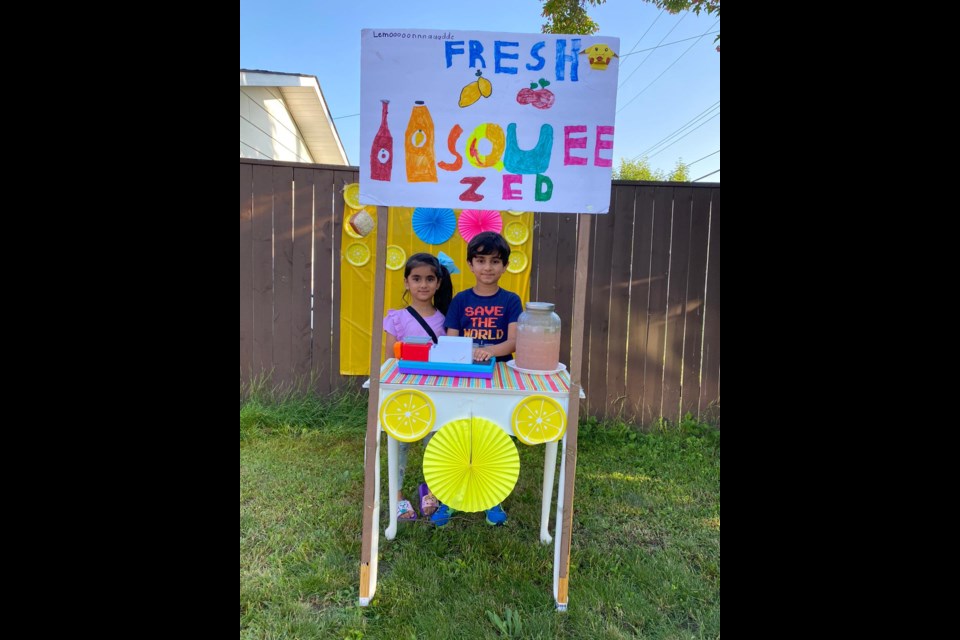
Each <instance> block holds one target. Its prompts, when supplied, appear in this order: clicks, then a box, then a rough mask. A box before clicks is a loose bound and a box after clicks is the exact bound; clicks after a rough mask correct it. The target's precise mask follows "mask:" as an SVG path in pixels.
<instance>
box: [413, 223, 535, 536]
mask: <svg viewBox="0 0 960 640" xmlns="http://www.w3.org/2000/svg"><path fill="white" fill-rule="evenodd" d="M509 261H510V245H509V244H507V241H506V240H504V238H503V236H501V235H500V234H499V233H494V232H492V231H485V232H483V233H478V234H477V235H475V236H474V237H473V239H472V240H470V243H469V244H468V245H467V262H468V263H469V264H470V271H472V272H473V275H474V276H475V277H476V279H477V284H476V285H474V287H473V288H471V289H467V290H465V291H461V292H460V293H458V294H457V295H456V296H454V298H453V301H452V302H451V303H450V308H449V309H448V310H447V317H446V320H445V321H444V327H446V329H447V335H448V336H459V335H461V333H462V335H464V336H466V337H470V338H473V342H474V350H473V359H474V360H479V361H485V360H489V359H490V358H496V359H497V360H500V361H504V362H505V361H507V360H510V358H511V357H512V354H513V349H514V347H515V346H516V344H517V320H518V319H519V318H520V314H521V313H522V312H523V305H522V303H521V302H520V296H518V295H517V294H515V293H513V292H512V291H507V290H506V289H501V288H500V285H499V284H498V283H499V282H500V278H501V277H502V276H503V273H504V272H505V271H506V270H507V264H508V263H509ZM449 518H450V509H449V507H447V505H441V506H440V508H439V509H438V510H437V511H436V513H434V515H433V516H432V517H431V518H430V519H431V521H433V523H434V524H436V525H437V526H443V525H445V524H446V523H447V522H448V521H449ZM506 521H507V514H506V512H505V511H504V510H503V508H502V507H501V506H500V505H499V504H498V505H497V506H495V507H493V508H491V509H487V524H492V525H501V524H503V523H504V522H506Z"/></svg>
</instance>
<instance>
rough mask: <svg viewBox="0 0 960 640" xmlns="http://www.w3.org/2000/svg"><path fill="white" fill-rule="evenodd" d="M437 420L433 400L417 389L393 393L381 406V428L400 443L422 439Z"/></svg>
mask: <svg viewBox="0 0 960 640" xmlns="http://www.w3.org/2000/svg"><path fill="white" fill-rule="evenodd" d="M436 420H437V409H436V407H435V406H434V405H433V400H431V399H430V396H428V395H427V394H425V393H423V392H422V391H417V390H416V389H410V390H409V391H396V392H394V393H391V394H390V395H389V396H387V399H386V400H384V401H383V405H381V406H380V426H381V427H383V430H384V431H386V432H387V433H389V434H390V435H391V436H393V437H394V438H396V439H397V440H399V441H400V442H416V441H417V440H420V439H422V438H423V437H424V436H426V435H427V434H428V433H430V430H431V429H433V423H434V422H436Z"/></svg>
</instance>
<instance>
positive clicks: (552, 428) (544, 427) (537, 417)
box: [510, 395, 567, 445]
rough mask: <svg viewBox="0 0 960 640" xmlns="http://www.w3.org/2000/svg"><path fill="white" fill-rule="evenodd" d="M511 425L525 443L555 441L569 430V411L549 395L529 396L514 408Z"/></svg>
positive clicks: (519, 438) (518, 437)
mask: <svg viewBox="0 0 960 640" xmlns="http://www.w3.org/2000/svg"><path fill="white" fill-rule="evenodd" d="M510 426H511V427H512V428H513V435H515V436H517V439H518V440H519V441H520V442H522V443H523V444H529V445H534V444H543V443H545V442H553V441H554V440H559V439H560V438H562V437H563V434H564V432H566V430H567V412H566V411H564V410H563V407H562V406H560V403H559V402H557V401H556V400H554V399H553V398H551V397H549V396H539V395H537V396H529V397H527V398H524V399H523V400H522V401H521V402H520V404H518V405H517V406H516V408H514V410H513V415H512V416H511V418H510Z"/></svg>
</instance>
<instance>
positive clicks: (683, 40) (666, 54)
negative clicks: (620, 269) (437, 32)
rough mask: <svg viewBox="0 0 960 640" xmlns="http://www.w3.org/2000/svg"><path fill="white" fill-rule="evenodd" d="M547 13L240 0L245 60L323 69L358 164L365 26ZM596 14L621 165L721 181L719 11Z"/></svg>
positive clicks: (514, 7) (627, 2) (617, 1)
mask: <svg viewBox="0 0 960 640" xmlns="http://www.w3.org/2000/svg"><path fill="white" fill-rule="evenodd" d="M540 11H541V3H540V2H538V1H537V0H488V1H487V2H484V3H477V4H474V3H467V2H459V1H457V0H407V1H406V2H398V1H396V0H349V1H348V2H341V3H338V2H329V0H269V1H268V0H241V2H240V68H241V69H265V70H268V71H283V72H288V73H304V74H308V75H315V76H317V78H318V79H319V81H320V87H321V89H322V90H323V95H324V97H325V98H326V100H327V104H328V106H329V108H330V111H331V113H332V114H333V117H334V118H335V124H336V125H337V131H338V132H339V133H340V138H341V140H342V141H343V145H344V148H345V149H346V151H347V156H348V157H349V159H350V163H351V164H353V165H356V164H357V163H358V162H359V160H360V153H359V144H360V134H359V125H360V117H359V115H358V114H359V112H360V30H361V29H364V28H392V27H402V28H420V29H444V30H464V31H466V30H471V31H506V32H524V33H538V32H539V31H540V25H541V24H542V23H543V18H542V17H541V16H540ZM590 15H591V16H592V17H593V19H594V20H595V21H597V22H598V23H599V24H600V31H599V33H598V34H596V35H600V36H615V37H618V38H620V49H621V50H620V55H621V56H622V58H621V60H620V78H619V85H620V87H619V89H618V91H617V110H618V111H617V119H616V136H615V139H614V148H613V156H612V157H613V159H614V166H616V165H618V164H619V162H620V158H627V159H635V158H639V157H642V156H643V155H646V156H648V157H649V158H650V164H651V166H652V167H653V168H654V169H663V170H665V171H669V170H670V169H672V168H673V167H674V164H675V163H676V161H677V160H678V159H683V161H684V162H687V163H693V164H692V166H691V167H690V177H691V179H697V178H700V177H702V176H706V177H704V178H703V181H704V182H719V181H720V173H719V169H720V153H719V150H720V115H719V114H720V54H719V53H717V52H716V50H715V45H714V43H713V39H714V37H715V36H714V35H713V34H712V33H710V34H709V35H706V36H704V37H702V38H700V39H699V40H698V38H699V36H701V35H702V34H704V33H705V32H713V31H718V30H719V29H720V24H719V23H718V22H717V18H716V17H714V16H708V15H701V16H697V15H694V14H692V13H689V12H687V13H681V14H678V15H675V16H672V15H670V14H668V13H666V12H661V10H660V9H657V8H656V7H654V6H653V5H650V4H647V3H645V2H639V1H638V0H608V2H607V3H606V4H604V5H602V6H600V7H594V8H591V9H590ZM714 23H716V24H714ZM638 41H639V42H638ZM671 43H675V44H671ZM658 45H659V46H658ZM714 171H716V173H712V172H714ZM708 174H710V175H708Z"/></svg>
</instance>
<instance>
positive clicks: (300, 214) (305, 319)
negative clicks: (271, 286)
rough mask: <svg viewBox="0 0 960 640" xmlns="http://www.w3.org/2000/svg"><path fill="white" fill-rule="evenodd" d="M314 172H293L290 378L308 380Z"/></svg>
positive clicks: (311, 331) (311, 349) (310, 355)
mask: <svg viewBox="0 0 960 640" xmlns="http://www.w3.org/2000/svg"><path fill="white" fill-rule="evenodd" d="M314 175H315V170H313V169H307V168H300V167H298V168H296V169H294V170H293V183H294V191H293V282H292V284H293V286H292V295H293V309H292V315H293V334H292V349H293V371H292V373H293V377H294V380H296V381H297V382H298V383H300V382H303V383H307V382H309V380H310V374H311V371H312V368H313V367H312V362H313V328H312V327H311V324H312V321H313V311H312V308H311V307H312V304H313V303H312V300H311V296H312V294H311V289H310V287H311V283H312V280H313V178H314Z"/></svg>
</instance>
